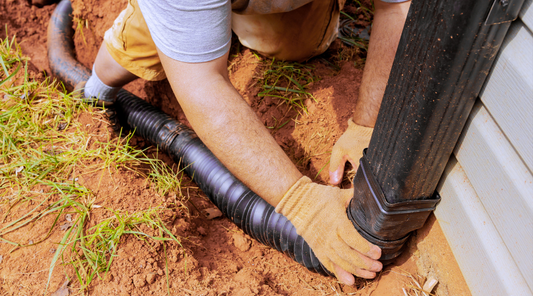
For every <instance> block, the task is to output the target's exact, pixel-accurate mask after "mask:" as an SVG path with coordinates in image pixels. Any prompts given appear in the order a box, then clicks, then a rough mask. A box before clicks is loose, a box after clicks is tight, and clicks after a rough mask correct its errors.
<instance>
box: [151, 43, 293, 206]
mask: <svg viewBox="0 0 533 296" xmlns="http://www.w3.org/2000/svg"><path fill="white" fill-rule="evenodd" d="M160 57H161V61H162V63H163V66H164V68H165V72H166V73H167V76H168V78H169V81H170V84H171V86H172V88H173V90H174V93H175V94H176V97H177V99H178V101H179V103H180V105H181V107H182V108H183V110H184V112H185V114H186V116H187V119H188V120H189V122H190V123H191V125H192V126H193V128H194V130H195V132H196V133H197V134H198V136H199V137H200V139H202V141H203V142H204V143H205V144H206V146H207V147H208V148H209V149H210V150H211V151H212V152H213V153H214V154H215V155H216V156H217V158H218V159H219V160H220V161H221V162H222V163H223V164H224V165H225V166H226V167H227V168H228V169H229V170H230V171H231V172H232V173H233V174H234V175H235V176H236V177H237V178H238V179H239V180H241V181H242V182H243V183H245V184H246V185H247V186H248V187H249V188H250V189H252V190H253V191H254V192H256V193H257V194H259V195H260V196H261V197H262V198H264V199H265V200H266V201H267V202H268V203H270V204H271V205H273V206H276V205H277V204H278V202H279V201H280V200H281V198H282V197H283V195H284V194H285V193H286V192H287V191H288V190H289V188H290V187H291V186H292V185H293V184H294V183H296V181H297V180H298V179H300V178H301V176H302V174H301V173H300V172H299V171H298V170H297V168H296V166H295V165H294V164H293V163H292V162H291V160H290V159H289V158H288V157H287V155H286V154H285V152H284V151H283V150H282V149H281V148H280V147H279V145H278V144H277V143H276V141H275V140H274V138H273V137H272V136H271V135H270V133H269V132H268V130H267V129H266V128H265V127H264V125H263V124H262V122H261V121H260V120H259V118H258V117H257V115H256V114H255V113H254V112H253V110H252V109H251V108H250V106H249V105H248V104H247V103H246V102H245V101H244V100H243V99H242V97H241V96H240V95H239V93H238V92H237V91H236V90H235V89H234V88H233V86H232V85H231V83H230V81H229V79H228V77H227V75H225V73H226V68H225V67H226V62H225V60H226V59H225V58H224V57H222V58H221V59H224V61H223V62H222V61H220V60H215V61H213V62H209V63H214V64H209V63H201V64H187V63H181V62H177V61H175V60H172V59H170V58H168V57H166V56H164V55H162V54H161V53H160ZM193 69H194V70H193Z"/></svg>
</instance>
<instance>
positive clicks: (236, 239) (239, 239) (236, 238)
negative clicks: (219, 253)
mask: <svg viewBox="0 0 533 296" xmlns="http://www.w3.org/2000/svg"><path fill="white" fill-rule="evenodd" d="M233 244H234V245H235V247H237V249H239V250H241V251H243V252H246V251H248V250H249V249H250V247H251V246H252V241H251V240H249V239H248V238H246V237H245V236H244V235H242V234H240V233H234V234H233Z"/></svg>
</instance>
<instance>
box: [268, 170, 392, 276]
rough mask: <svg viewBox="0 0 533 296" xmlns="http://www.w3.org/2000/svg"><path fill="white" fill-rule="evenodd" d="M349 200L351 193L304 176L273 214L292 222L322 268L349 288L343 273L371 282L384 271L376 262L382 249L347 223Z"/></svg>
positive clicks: (284, 197)
mask: <svg viewBox="0 0 533 296" xmlns="http://www.w3.org/2000/svg"><path fill="white" fill-rule="evenodd" d="M352 196H353V189H340V188H338V187H333V186H326V185H319V184H316V183H312V182H311V179H309V178H308V177H306V176H304V177H302V178H300V179H299V180H298V181H297V182H296V183H295V184H294V185H293V186H292V187H291V188H290V189H289V191H287V193H285V195H284V196H283V198H282V199H281V201H280V202H279V203H278V205H277V206H276V212H278V213H280V214H282V215H284V216H285V217H287V218H288V219H289V220H290V221H291V222H292V224H293V225H294V227H295V228H296V232H297V233H298V234H299V235H301V236H302V237H303V238H304V239H305V241H306V242H307V243H308V244H309V246H310V247H311V249H312V250H313V251H314V253H315V255H316V257H317V258H318V260H320V262H321V263H322V264H323V265H324V267H326V268H327V269H328V270H329V271H330V272H332V273H334V274H335V276H336V277H337V279H339V280H340V281H341V282H343V283H346V284H352V283H353V277H352V276H351V275H349V274H346V272H343V270H344V271H347V272H349V273H351V274H354V275H356V276H359V277H363V278H374V277H375V276H376V274H375V272H378V271H380V270H381V268H382V267H383V265H382V264H381V262H379V261H377V259H379V257H380V256H381V249H379V248H378V247H377V246H375V245H372V244H371V243H369V242H368V241H366V240H365V239H364V238H363V237H362V236H361V235H359V233H358V232H357V230H355V228H354V227H353V225H352V223H351V222H350V220H348V216H347V215H346V206H347V204H348V201H350V199H351V197H352ZM373 259H374V260H373ZM335 265H337V266H338V267H340V268H341V269H342V270H339V269H338V268H336V266H335ZM347 276H348V278H347Z"/></svg>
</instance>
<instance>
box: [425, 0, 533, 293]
mask: <svg viewBox="0 0 533 296" xmlns="http://www.w3.org/2000/svg"><path fill="white" fill-rule="evenodd" d="M532 2H533V0H527V1H526V3H525V4H524V6H523V7H522V11H521V12H520V15H519V19H517V20H516V21H514V22H513V24H512V26H511V29H510V30H509V32H508V34H507V36H506V38H505V41H504V44H503V45H502V48H501V50H500V53H499V54H498V57H497V59H496V62H495V65H494V66H493V68H492V70H491V73H490V75H489V78H488V79H487V81H486V83H485V85H484V87H483V90H482V92H481V94H480V98H479V100H478V102H477V103H476V105H475V107H474V109H473V111H472V113H471V115H470V117H469V121H468V123H467V126H466V127H465V130H464V131H463V134H462V135H461V138H460V140H459V142H458V144H457V146H456V148H455V150H454V155H453V156H452V158H451V160H450V162H449V163H448V166H447V169H446V173H445V175H444V176H443V178H442V180H441V182H440V184H439V187H438V191H439V193H440V194H441V196H442V202H441V203H440V204H439V206H438V207H437V210H436V211H435V215H436V217H437V219H438V220H439V224H440V225H441V227H442V230H443V232H444V234H445V236H446V238H447V240H448V242H449V244H450V247H451V248H452V250H453V252H454V255H455V257H456V259H457V263H458V264H459V266H460V268H461V271H462V272H463V276H464V278H465V280H466V282H467V284H468V286H469V288H470V290H471V292H472V295H483V296H486V295H513V296H514V295H533V251H532V248H533V174H532V172H533V33H532V28H533V8H531V6H532Z"/></svg>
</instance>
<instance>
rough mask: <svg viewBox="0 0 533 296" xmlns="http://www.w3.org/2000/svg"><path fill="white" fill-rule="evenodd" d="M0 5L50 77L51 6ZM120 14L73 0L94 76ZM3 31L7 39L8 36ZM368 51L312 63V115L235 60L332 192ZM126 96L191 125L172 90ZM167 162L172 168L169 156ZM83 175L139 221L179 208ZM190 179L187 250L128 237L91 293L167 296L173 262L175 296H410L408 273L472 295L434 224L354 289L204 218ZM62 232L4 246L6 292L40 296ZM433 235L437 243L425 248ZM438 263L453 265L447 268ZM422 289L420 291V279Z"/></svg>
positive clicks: (261, 105)
mask: <svg viewBox="0 0 533 296" xmlns="http://www.w3.org/2000/svg"><path fill="white" fill-rule="evenodd" d="M0 5H1V6H0V24H2V25H4V24H5V25H7V29H8V34H9V36H14V35H15V34H16V37H17V40H18V42H19V43H20V44H21V46H22V49H23V52H24V54H25V55H27V56H29V57H30V58H31V62H30V68H31V69H32V70H33V71H34V72H35V73H50V70H49V66H48V61H47V56H46V41H47V40H46V29H47V26H48V20H49V17H50V14H51V12H52V11H53V9H54V8H55V5H52V6H47V7H44V8H36V7H34V6H30V5H29V4H28V2H27V1H20V0H3V1H2V3H1V4H0ZM125 5H126V1H125V0H121V1H111V0H84V1H81V0H76V1H74V3H73V7H74V9H75V16H76V17H77V18H79V19H82V20H83V21H82V24H88V26H86V27H85V26H84V28H83V37H82V35H81V34H80V32H81V30H80V29H79V28H78V30H77V33H76V36H75V44H76V50H77V57H78V59H79V61H80V62H82V63H83V64H84V65H85V66H87V67H89V68H91V67H92V63H93V61H94V59H95V57H96V53H97V51H98V48H99V46H100V44H101V42H102V38H103V34H104V32H105V30H107V29H108V28H109V27H110V26H111V24H112V23H113V20H114V18H115V17H116V16H117V15H118V14H119V13H120V11H121V10H122V9H124V8H125ZM85 20H87V22H85ZM3 32H4V30H2V33H1V34H0V36H1V37H2V38H5V33H3ZM339 53H341V54H339ZM363 54H364V53H361V52H356V53H355V54H354V51H351V53H350V51H349V50H346V48H344V46H343V45H342V44H340V43H336V44H334V46H333V47H332V48H331V49H330V50H329V51H328V52H327V53H326V54H324V55H323V56H320V57H318V58H315V59H313V60H311V61H310V62H309V63H308V64H309V65H312V66H313V67H314V70H313V75H315V76H317V77H319V78H320V80H319V81H316V82H314V83H313V84H312V85H311V86H310V92H311V93H312V94H313V96H314V98H315V99H316V100H315V101H313V100H312V99H308V100H307V101H305V105H306V107H307V109H308V114H305V113H302V114H298V113H297V112H296V111H294V110H291V109H290V108H289V107H288V106H287V105H286V104H283V103H281V102H280V101H279V100H277V99H274V98H270V97H258V96H257V94H258V92H259V91H260V87H259V86H258V84H257V77H258V75H259V71H260V70H261V63H259V62H258V59H257V57H256V56H255V55H254V54H253V53H252V52H251V51H250V50H247V49H242V50H240V52H238V53H236V54H235V55H232V58H231V60H230V61H229V71H230V78H231V81H232V83H233V85H234V86H235V87H236V89H237V90H238V91H239V92H240V93H241V94H242V95H243V97H244V99H245V100H246V101H247V102H248V103H249V104H250V105H251V106H252V108H253V109H254V110H255V112H256V113H257V115H258V116H259V117H260V118H261V119H262V121H263V122H264V124H265V125H266V126H269V127H270V126H275V125H276V123H277V122H286V121H289V122H288V123H287V124H286V125H284V126H283V127H282V128H280V129H277V130H276V129H272V134H273V136H274V137H275V139H276V140H277V141H278V143H279V144H280V145H281V147H282V148H283V149H284V150H285V151H286V153H287V154H288V155H289V156H290V157H291V159H292V160H293V161H294V162H295V163H297V165H298V167H299V169H300V170H301V171H302V172H303V173H304V174H306V175H307V176H309V177H310V178H312V179H314V180H315V181H316V182H319V183H323V184H326V182H327V178H328V173H327V164H328V161H329V156H330V152H331V147H332V146H333V144H334V143H335V141H336V140H337V139H338V138H339V137H340V135H341V134H342V132H343V131H344V130H345V128H346V126H347V120H348V118H349V117H350V116H351V115H352V110H353V106H354V105H355V102H356V100H357V94H358V88H359V85H360V81H361V76H362V66H361V58H363V57H364V55H363ZM339 56H340V57H341V58H339ZM324 60H328V61H333V63H334V64H337V65H338V66H339V67H338V68H334V67H333V66H332V65H331V64H329V63H328V62H326V61H324ZM39 75H40V74H39ZM41 76H42V75H41ZM126 89H127V90H129V91H131V92H133V93H134V94H136V95H138V96H140V97H142V98H145V99H146V100H147V101H149V102H151V103H152V104H154V105H156V106H158V107H160V108H162V109H163V110H164V111H165V112H166V113H168V114H170V115H171V116H173V117H175V118H177V119H178V120H180V121H182V122H185V123H186V122H187V121H186V118H185V115H184V114H183V112H182V111H181V109H180V107H179V105H178V103H177V102H176V99H175V97H174V95H173V93H172V91H171V89H170V86H169V84H168V82H167V81H162V82H146V81H141V80H138V81H135V82H133V83H131V84H129V85H127V86H126ZM274 118H275V119H274ZM79 120H80V121H82V123H83V124H84V126H86V128H87V130H89V131H91V133H93V134H96V135H98V137H100V138H101V140H105V139H106V138H109V137H112V132H111V131H110V130H109V128H107V126H106V125H105V124H103V123H102V121H100V120H97V119H94V118H92V117H91V116H88V115H83V114H82V115H81V116H80V118H79ZM132 143H133V144H135V145H137V146H138V147H141V148H144V147H146V146H147V145H148V144H147V143H145V142H144V141H143V140H142V139H140V138H133V142H132ZM151 149H152V150H153V148H151ZM164 159H165V160H166V161H167V162H168V163H169V164H171V163H172V162H171V161H170V159H169V158H168V157H164ZM324 167H325V168H324ZM323 168H324V169H323ZM76 174H79V176H80V177H79V182H80V184H82V185H85V186H86V187H88V188H90V189H91V190H92V191H93V192H95V194H96V196H97V203H98V204H99V205H102V206H103V207H108V208H112V209H114V210H122V211H129V212H134V211H138V210H143V209H146V208H148V207H150V206H156V205H166V204H169V203H171V202H172V200H173V199H175V195H172V194H171V195H168V196H160V195H158V194H157V192H155V190H153V189H152V188H151V186H150V185H147V182H146V181H145V180H144V179H143V178H141V177H140V176H139V175H137V174H135V173H133V172H131V171H129V170H116V171H112V173H110V172H104V173H92V174H86V173H85V172H81V171H80V172H76ZM101 174H104V175H103V176H102V175H101ZM187 180H188V179H186V178H185V179H184V188H185V189H184V192H183V194H184V195H186V196H188V197H190V202H188V203H187V205H186V206H187V207H188V210H187V211H183V210H179V211H178V210H175V211H169V212H168V213H167V214H168V217H167V218H168V219H167V220H166V221H169V225H168V226H169V229H171V230H172V232H173V233H175V234H176V235H178V236H180V237H182V238H186V239H184V240H183V247H180V246H178V245H177V244H169V245H168V246H167V249H166V251H167V254H168V256H167V258H168V260H166V259H165V256H164V251H163V247H162V244H161V243H154V242H149V243H146V242H142V241H139V240H138V239H136V238H135V237H133V236H129V237H126V238H124V239H122V240H121V245H120V248H119V251H118V256H117V257H116V258H115V260H114V262H113V264H112V266H111V269H110V272H109V274H108V276H107V277H106V278H105V279H95V280H94V282H93V283H92V285H91V286H90V287H89V289H88V290H87V291H86V292H85V293H86V294H88V295H166V294H167V283H166V277H165V271H164V269H165V261H168V268H169V272H170V291H171V292H170V294H172V295H404V294H403V292H402V288H407V287H408V285H410V283H412V281H411V279H410V278H409V275H412V276H413V277H417V276H418V275H422V276H423V277H425V276H428V275H431V276H435V277H437V278H439V280H440V281H441V283H440V284H439V285H438V286H437V290H436V291H437V294H438V295H468V294H469V292H468V290H467V288H466V286H465V284H464V280H463V279H462V275H461V273H460V271H459V269H458V268H457V265H456V263H455V260H454V259H453V255H452V254H451V251H450V250H449V247H448V245H447V243H446V239H445V238H444V237H443V235H442V232H441V231H440V228H439V227H438V223H434V222H435V221H434V219H433V220H431V221H430V223H428V225H427V226H426V227H425V229H424V230H423V231H420V232H419V233H418V234H417V235H414V236H413V237H414V239H411V240H410V242H409V248H408V250H407V251H406V252H405V253H404V254H403V255H402V256H401V257H400V258H398V259H397V260H396V262H395V263H394V264H392V265H391V266H388V267H387V268H386V269H385V271H383V272H382V273H380V274H379V276H378V278H377V279H375V280H370V281H367V280H362V279H358V280H357V281H356V285H355V286H353V287H351V286H345V285H342V284H339V283H338V282H337V281H336V280H335V279H334V278H331V277H325V276H320V275H317V274H315V273H312V272H310V271H308V270H307V269H305V268H304V267H302V266H300V265H299V264H298V263H296V262H294V261H292V260H291V259H290V258H289V257H287V256H285V255H283V254H281V253H280V252H278V251H276V250H274V249H271V248H270V247H266V246H264V245H262V244H260V243H258V242H256V241H254V240H252V239H250V238H249V237H248V236H247V235H245V234H243V232H242V231H241V230H239V229H238V228H237V227H236V226H235V225H234V224H233V223H232V222H231V221H230V220H229V219H227V218H225V217H222V218H216V219H212V220H209V219H206V218H205V216H204V215H203V214H202V210H204V209H208V208H213V207H214V206H213V205H212V204H211V203H210V202H209V200H208V199H207V197H206V196H205V195H204V194H203V193H202V192H201V191H199V190H198V189H197V188H195V185H194V184H193V183H191V182H189V181H187ZM345 183H346V182H345ZM348 184H349V183H348ZM345 186H346V185H345ZM20 210H23V209H20ZM108 216H109V213H108V212H104V211H101V212H99V211H98V210H94V211H93V214H92V216H91V222H90V225H89V226H91V225H94V224H95V223H97V222H98V221H101V220H102V219H104V218H107V217H108ZM50 219H51V218H50ZM47 223H51V221H43V222H42V223H41V224H40V225H35V226H33V227H32V228H31V229H26V230H25V231H21V232H17V233H14V234H13V235H12V237H11V238H12V239H15V238H16V239H17V240H18V241H29V240H32V239H35V237H40V236H42V235H43V233H45V232H46V231H47V230H48V228H47ZM48 227H49V226H48ZM146 231H150V230H146ZM63 233H64V232H62V231H60V230H59V229H55V230H54V231H53V233H52V236H51V237H50V238H48V239H47V240H46V241H45V242H43V243H41V244H39V245H37V246H33V247H27V248H23V249H20V250H17V251H15V252H12V253H8V252H7V250H8V249H9V248H8V247H7V246H3V245H2V244H0V255H2V258H3V259H2V260H1V261H0V279H1V280H0V294H1V295H37V294H39V293H40V294H42V293H43V292H44V287H45V285H46V282H47V278H48V268H49V266H50V262H51V260H52V257H53V253H54V250H55V247H56V244H57V243H58V242H59V241H60V239H61V236H62V235H63ZM428 237H433V238H432V239H431V240H429V241H428V239H427V238H428ZM418 244H422V245H424V250H425V251H424V252H423V253H422V252H421V251H420V250H417V245H418ZM428 253H431V254H437V255H436V256H437V259H431V258H430V259H427V260H426V259H424V257H425V256H427V255H425V254H428ZM435 261H437V263H435ZM439 261H446V262H451V263H447V264H449V266H445V267H441V266H442V265H440V264H439V263H438V262H439ZM421 262H422V263H421ZM417 265H418V266H417ZM67 276H69V277H70V278H71V279H72V278H75V277H73V271H72V270H71V269H70V268H69V266H62V265H59V264H58V265H57V267H56V269H55V271H54V273H53V277H52V282H51V286H50V288H49V289H48V291H49V292H54V291H56V290H58V289H59V288H60V287H61V285H62V284H63V283H65V280H66V277H67ZM446 279H448V280H446ZM417 280H418V281H420V282H421V283H423V279H421V278H417ZM69 286H70V287H71V288H70V293H78V292H79V291H76V287H77V286H78V284H77V283H76V281H75V280H74V281H73V282H71V283H70V284H69ZM49 292H48V293H49ZM59 292H61V290H59ZM54 295H68V294H60V293H56V294H54ZM413 295H414V294H413Z"/></svg>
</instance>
